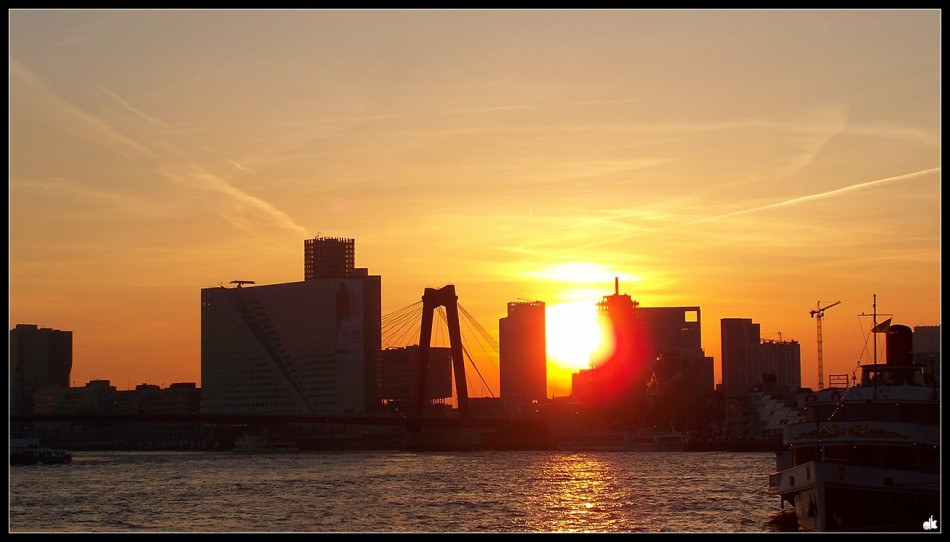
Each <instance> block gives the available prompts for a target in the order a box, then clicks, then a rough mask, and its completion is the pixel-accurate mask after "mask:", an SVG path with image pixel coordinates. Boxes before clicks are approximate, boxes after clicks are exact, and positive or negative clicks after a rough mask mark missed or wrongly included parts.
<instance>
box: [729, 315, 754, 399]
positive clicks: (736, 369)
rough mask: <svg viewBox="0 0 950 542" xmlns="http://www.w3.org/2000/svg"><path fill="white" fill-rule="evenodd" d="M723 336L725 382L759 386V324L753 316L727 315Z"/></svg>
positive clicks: (730, 385)
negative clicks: (731, 316)
mask: <svg viewBox="0 0 950 542" xmlns="http://www.w3.org/2000/svg"><path fill="white" fill-rule="evenodd" d="M720 333H721V336H720V337H721V340H722V385H723V386H725V387H734V386H755V385H757V384H760V383H761V370H760V369H761V360H760V348H759V342H760V340H759V338H760V336H761V332H760V330H759V324H754V323H752V319H751V318H723V319H722V320H721V322H720Z"/></svg>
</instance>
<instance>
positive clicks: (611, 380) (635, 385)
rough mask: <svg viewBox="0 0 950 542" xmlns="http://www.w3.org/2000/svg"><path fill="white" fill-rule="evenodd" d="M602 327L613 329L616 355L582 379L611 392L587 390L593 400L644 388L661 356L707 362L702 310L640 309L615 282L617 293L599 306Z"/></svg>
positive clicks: (697, 308) (683, 308)
mask: <svg viewBox="0 0 950 542" xmlns="http://www.w3.org/2000/svg"><path fill="white" fill-rule="evenodd" d="M597 310H598V314H599V317H600V320H601V322H602V325H603V326H604V327H605V328H606V329H609V330H611V331H610V334H611V336H612V341H613V351H612V353H611V354H610V355H609V356H608V357H607V359H605V360H603V362H602V363H601V364H600V365H599V366H597V367H595V368H594V369H592V370H593V371H595V372H597V373H599V374H595V375H590V377H589V378H586V379H582V380H579V381H578V382H584V381H587V380H589V381H590V382H595V383H596V382H600V383H601V384H600V386H604V387H609V388H610V389H609V390H608V389H595V390H587V393H588V394H590V395H591V396H592V397H606V396H614V395H617V396H622V395H626V394H628V393H629V392H631V390H639V389H640V388H642V386H643V385H645V384H646V382H647V381H648V380H649V379H650V378H651V377H652V376H653V372H654V370H655V369H656V367H657V360H658V359H659V358H660V356H663V355H665V356H676V357H679V358H683V359H699V360H701V361H700V364H702V363H703V360H705V356H704V354H703V349H702V320H701V317H700V308H699V307H695V306H690V307H641V306H640V303H639V302H637V301H636V300H634V299H632V298H631V297H630V296H629V295H627V294H621V293H620V285H619V281H618V280H617V279H615V280H614V293H613V295H608V296H604V297H603V299H602V300H601V301H600V302H599V303H597Z"/></svg>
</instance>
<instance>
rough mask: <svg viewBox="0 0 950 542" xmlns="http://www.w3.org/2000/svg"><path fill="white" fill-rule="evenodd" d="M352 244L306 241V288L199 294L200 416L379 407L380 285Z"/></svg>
mask: <svg viewBox="0 0 950 542" xmlns="http://www.w3.org/2000/svg"><path fill="white" fill-rule="evenodd" d="M352 249H353V241H352V239H343V240H341V239H326V238H317V239H312V240H307V242H306V243H305V251H304V260H305V269H306V270H307V271H306V275H307V277H308V278H307V280H304V281H302V282H290V283H284V284H271V285H264V286H254V287H241V286H242V285H241V284H238V287H236V288H222V287H218V288H204V289H202V290H201V386H202V389H201V403H202V405H201V409H202V412H206V413H240V414H248V413H260V414H313V415H327V416H336V415H343V414H348V413H354V412H365V411H370V410H375V409H377V408H379V407H380V402H381V396H380V395H381V381H380V378H381V375H380V370H381V350H382V336H381V334H382V328H381V320H382V312H381V302H382V301H381V300H382V297H381V280H380V277H379V276H378V275H370V274H369V273H368V271H367V269H365V268H355V267H353V250H352Z"/></svg>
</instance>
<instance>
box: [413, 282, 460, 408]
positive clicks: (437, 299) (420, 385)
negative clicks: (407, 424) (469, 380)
mask: <svg viewBox="0 0 950 542" xmlns="http://www.w3.org/2000/svg"><path fill="white" fill-rule="evenodd" d="M438 307H445V316H446V323H447V324H448V327H449V345H450V347H451V351H452V369H453V372H454V373H455V393H456V394H457V395H458V409H459V418H461V419H463V420H467V419H469V418H470V412H469V407H468V389H467V388H466V386H465V360H464V358H463V357H462V332H461V329H460V328H459V311H458V296H457V295H456V294H455V285H454V284H448V285H446V286H443V287H442V288H438V289H436V288H426V289H425V292H424V293H423V295H422V330H421V332H420V334H419V371H418V373H417V375H418V380H417V381H416V405H415V407H416V415H417V416H422V415H423V413H424V410H425V405H426V404H427V403H428V398H427V395H426V379H427V374H428V372H429V348H430V343H431V341H432V321H433V312H434V311H435V309H436V308H438Z"/></svg>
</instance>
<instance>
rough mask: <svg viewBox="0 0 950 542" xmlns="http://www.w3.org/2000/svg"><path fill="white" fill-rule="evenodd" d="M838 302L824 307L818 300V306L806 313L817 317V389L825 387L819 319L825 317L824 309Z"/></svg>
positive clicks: (836, 302)
mask: <svg viewBox="0 0 950 542" xmlns="http://www.w3.org/2000/svg"><path fill="white" fill-rule="evenodd" d="M838 303H841V302H840V301H835V302H834V303H832V304H831V305H825V306H824V307H822V306H821V301H819V302H818V308H816V309H814V310H812V311H810V312H809V313H808V314H810V315H811V317H812V318H815V317H817V318H818V389H819V390H823V389H825V377H824V374H823V372H822V371H823V368H822V359H821V319H822V318H824V317H825V311H826V310H828V309H830V308H831V307H834V306H835V305H837V304H838Z"/></svg>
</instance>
